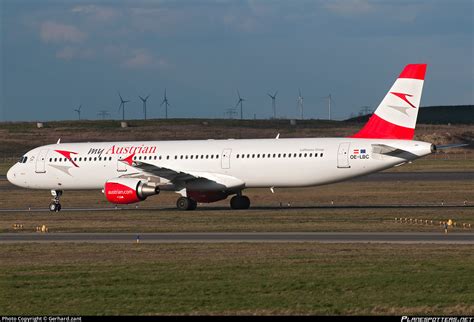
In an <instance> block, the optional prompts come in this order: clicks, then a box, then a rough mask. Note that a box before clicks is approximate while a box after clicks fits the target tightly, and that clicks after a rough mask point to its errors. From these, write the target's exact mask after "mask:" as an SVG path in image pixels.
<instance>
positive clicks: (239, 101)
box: [235, 90, 245, 120]
mask: <svg viewBox="0 0 474 322" xmlns="http://www.w3.org/2000/svg"><path fill="white" fill-rule="evenodd" d="M237 96H239V99H238V100H237V104H235V107H237V106H239V104H240V119H241V120H243V118H244V114H243V109H242V102H243V101H245V99H244V98H242V97H240V93H239V90H237Z"/></svg>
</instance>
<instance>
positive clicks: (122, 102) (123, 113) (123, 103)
mask: <svg viewBox="0 0 474 322" xmlns="http://www.w3.org/2000/svg"><path fill="white" fill-rule="evenodd" d="M118 95H119V97H120V105H119V109H118V110H119V112H120V109H122V120H123V121H125V103H128V102H130V101H128V100H124V99H123V98H122V95H120V92H118Z"/></svg>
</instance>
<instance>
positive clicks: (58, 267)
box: [0, 243, 474, 315]
mask: <svg viewBox="0 0 474 322" xmlns="http://www.w3.org/2000/svg"><path fill="white" fill-rule="evenodd" d="M472 250H473V247H472V246H462V245H457V246H456V245H453V246H437V245H371V244H364V245H327V244H317V243H301V244H186V245H175V244H172V245H145V244H118V245H117V244H100V245H99V244H75V245H73V246H71V245H70V244H67V245H65V244H22V245H2V250H1V251H0V288H1V289H2V292H0V307H1V308H2V314H4V315H18V314H21V315H44V314H47V315H56V314H58V315H95V314H140V315H153V314H396V315H404V314H411V315H414V314H417V315H426V314H429V315H448V314H455V315H459V314H464V315H472V314H474V305H473V303H474V290H473V288H472V285H473V284H474V252H473V251H472Z"/></svg>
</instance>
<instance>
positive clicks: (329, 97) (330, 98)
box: [321, 94, 332, 120]
mask: <svg viewBox="0 0 474 322" xmlns="http://www.w3.org/2000/svg"><path fill="white" fill-rule="evenodd" d="M321 98H325V99H326V98H327V99H328V113H329V120H331V100H332V97H331V94H329V95H328V96H323V97H321Z"/></svg>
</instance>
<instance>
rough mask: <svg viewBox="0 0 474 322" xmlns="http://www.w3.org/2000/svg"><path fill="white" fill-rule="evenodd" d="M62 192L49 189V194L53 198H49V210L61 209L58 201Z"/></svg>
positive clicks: (56, 210)
mask: <svg viewBox="0 0 474 322" xmlns="http://www.w3.org/2000/svg"><path fill="white" fill-rule="evenodd" d="M62 194H63V191H62V190H51V195H52V196H53V199H51V203H50V204H49V210H50V211H53V212H58V211H60V210H61V204H60V203H59V197H61V196H62Z"/></svg>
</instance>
